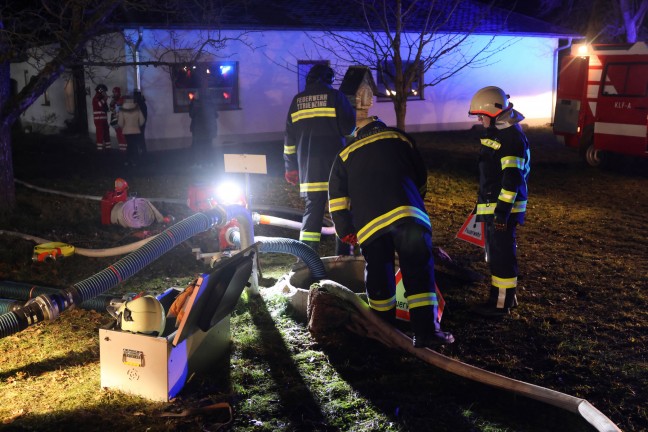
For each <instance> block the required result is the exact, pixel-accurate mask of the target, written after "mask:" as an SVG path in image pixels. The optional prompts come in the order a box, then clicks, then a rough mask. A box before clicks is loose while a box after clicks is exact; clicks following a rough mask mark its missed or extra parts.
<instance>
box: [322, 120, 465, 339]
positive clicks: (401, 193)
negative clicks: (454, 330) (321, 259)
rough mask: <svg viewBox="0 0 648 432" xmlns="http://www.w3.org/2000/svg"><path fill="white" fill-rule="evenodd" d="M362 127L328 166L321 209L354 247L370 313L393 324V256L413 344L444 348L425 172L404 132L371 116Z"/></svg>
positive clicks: (414, 146)
mask: <svg viewBox="0 0 648 432" xmlns="http://www.w3.org/2000/svg"><path fill="white" fill-rule="evenodd" d="M364 122H365V125H364V126H363V125H362V124H360V125H359V127H360V129H359V131H358V132H357V140H356V141H354V142H353V143H351V144H349V145H348V146H347V147H346V148H344V149H343V150H342V151H341V152H340V153H339V154H338V156H337V157H336V159H335V161H334V163H333V168H332V169H331V176H330V179H329V208H330V211H331V216H332V217H333V222H334V224H335V231H336V234H337V236H338V237H339V238H340V239H342V241H344V242H346V243H350V244H355V243H359V244H360V249H361V252H362V255H363V256H364V259H365V261H366V267H365V288H366V292H367V297H368V300H369V307H370V308H371V310H372V311H374V313H376V314H377V315H378V316H380V317H381V318H382V319H384V320H385V321H387V322H389V323H394V322H395V320H396V281H395V272H396V269H395V254H396V253H397V254H398V260H399V266H400V270H401V274H402V275H403V283H404V285H405V297H406V298H407V303H408V306H409V312H410V321H411V326H412V330H413V331H414V338H413V339H414V346H415V347H427V346H431V345H436V344H443V343H452V342H454V337H453V336H452V334H450V333H448V332H444V331H442V330H441V324H440V322H439V310H438V298H437V294H436V285H435V276H434V255H433V246H432V224H431V222H430V218H429V216H428V214H427V211H426V209H425V205H424V203H423V197H424V196H425V193H426V191H427V169H426V167H425V165H424V163H423V160H422V158H421V156H420V154H419V152H418V150H417V149H416V144H415V142H414V140H413V139H412V138H411V137H410V136H409V135H407V134H405V133H404V132H403V131H401V130H399V129H395V128H388V127H387V126H385V124H384V123H383V122H381V121H380V120H378V119H377V118H375V117H374V118H371V117H370V118H368V119H366V121H364ZM366 122H368V124H367V123H366Z"/></svg>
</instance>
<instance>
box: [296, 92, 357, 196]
mask: <svg viewBox="0 0 648 432" xmlns="http://www.w3.org/2000/svg"><path fill="white" fill-rule="evenodd" d="M354 127H355V112H354V110H353V107H352V106H351V104H350V103H349V101H348V99H347V97H346V96H345V95H344V94H343V93H342V92H340V91H339V90H336V89H333V88H332V87H331V86H329V85H326V84H322V83H313V84H310V85H308V86H307V87H306V90H305V91H303V92H301V93H298V94H297V95H296V96H295V97H294V98H293V100H292V103H291V105H290V110H289V111H288V116H287V119H286V135H285V140H284V164H285V169H286V171H299V183H300V184H299V191H300V193H301V195H302V196H305V194H306V193H308V192H326V191H327V190H328V177H329V173H330V171H331V165H332V164H333V159H335V156H336V155H337V153H338V152H339V151H340V150H341V149H342V148H343V147H344V146H345V144H346V139H345V137H346V136H347V135H350V134H351V132H352V131H353V128H354Z"/></svg>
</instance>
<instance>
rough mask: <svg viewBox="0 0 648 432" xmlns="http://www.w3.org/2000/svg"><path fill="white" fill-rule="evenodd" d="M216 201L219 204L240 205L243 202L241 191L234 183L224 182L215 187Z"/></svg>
mask: <svg viewBox="0 0 648 432" xmlns="http://www.w3.org/2000/svg"><path fill="white" fill-rule="evenodd" d="M216 200H217V201H218V203H219V204H222V205H228V204H240V203H241V201H242V200H243V189H242V188H241V186H239V185H238V184H236V183H234V182H225V183H222V184H220V185H218V186H217V187H216Z"/></svg>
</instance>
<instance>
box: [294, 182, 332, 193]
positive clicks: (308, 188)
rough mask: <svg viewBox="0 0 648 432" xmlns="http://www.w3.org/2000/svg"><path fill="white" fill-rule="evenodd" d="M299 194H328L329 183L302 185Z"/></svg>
mask: <svg viewBox="0 0 648 432" xmlns="http://www.w3.org/2000/svg"><path fill="white" fill-rule="evenodd" d="M299 192H328V182H319V183H300V184H299Z"/></svg>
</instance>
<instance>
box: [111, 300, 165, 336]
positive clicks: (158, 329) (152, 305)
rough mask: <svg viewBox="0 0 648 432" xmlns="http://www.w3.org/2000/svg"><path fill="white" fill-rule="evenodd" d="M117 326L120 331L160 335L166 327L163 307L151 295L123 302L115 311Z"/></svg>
mask: <svg viewBox="0 0 648 432" xmlns="http://www.w3.org/2000/svg"><path fill="white" fill-rule="evenodd" d="M117 325H118V326H119V327H120V328H121V330H122V331H127V332H131V333H143V334H153V333H157V335H161V334H162V333H163V332H164V326H165V325H166V316H165V315H164V307H163V306H162V303H160V301H159V300H158V299H156V298H155V297H153V296H151V295H144V296H140V297H137V298H135V299H133V300H129V301H125V302H124V303H123V304H122V305H121V306H120V307H119V309H117Z"/></svg>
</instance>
